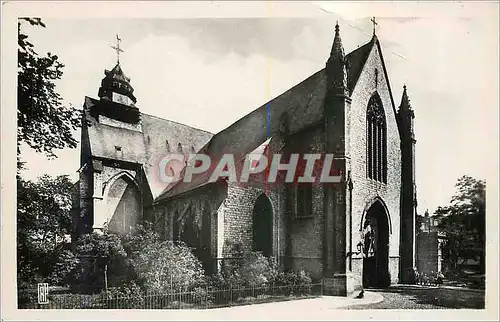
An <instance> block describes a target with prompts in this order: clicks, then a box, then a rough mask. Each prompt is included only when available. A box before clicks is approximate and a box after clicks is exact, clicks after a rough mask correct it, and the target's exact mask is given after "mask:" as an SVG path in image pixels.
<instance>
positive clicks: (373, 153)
mask: <svg viewBox="0 0 500 322" xmlns="http://www.w3.org/2000/svg"><path fill="white" fill-rule="evenodd" d="M366 123H367V136H366V137H367V175H368V178H370V179H373V180H375V181H378V182H383V183H387V124H386V119H385V112H384V107H383V106H382V101H381V100H380V97H379V96H378V94H374V95H373V96H372V97H371V98H370V100H369V102H368V109H367V112H366Z"/></svg>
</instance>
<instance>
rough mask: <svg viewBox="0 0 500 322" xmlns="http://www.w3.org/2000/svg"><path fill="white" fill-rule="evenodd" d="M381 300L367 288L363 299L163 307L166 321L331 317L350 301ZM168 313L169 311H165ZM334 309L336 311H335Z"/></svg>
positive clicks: (326, 297)
mask: <svg viewBox="0 0 500 322" xmlns="http://www.w3.org/2000/svg"><path fill="white" fill-rule="evenodd" d="M382 300H383V297H382V296H381V295H380V294H378V293H376V292H371V291H367V292H365V297H364V298H363V299H354V298H346V297H336V296H323V297H319V298H312V299H304V300H293V301H284V302H274V303H264V304H254V305H244V306H234V307H228V308H218V309H208V310H164V311H162V312H163V314H168V316H165V315H164V317H165V318H168V320H181V319H189V320H214V321H215V320H217V321H235V320H247V321H248V320H267V321H269V320H282V321H283V320H286V321H305V320H332V319H334V318H335V316H337V315H338V311H337V310H338V309H342V308H343V307H345V306H349V305H353V304H363V305H371V304H374V303H377V302H380V301H382ZM167 312H168V313H167ZM336 312H337V313H336Z"/></svg>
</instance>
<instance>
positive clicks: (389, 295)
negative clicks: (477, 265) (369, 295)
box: [346, 285, 485, 310]
mask: <svg viewBox="0 0 500 322" xmlns="http://www.w3.org/2000/svg"><path fill="white" fill-rule="evenodd" d="M372 291H374V292H377V293H379V294H380V295H382V297H383V298H384V299H383V301H381V302H377V303H371V304H368V305H357V304H355V305H349V306H348V307H346V308H347V309H360V310H363V309H365V310H366V309H484V306H485V296H484V291H483V290H473V289H466V288H460V287H433V286H414V285H411V286H410V285H397V286H393V287H391V288H390V289H386V290H372Z"/></svg>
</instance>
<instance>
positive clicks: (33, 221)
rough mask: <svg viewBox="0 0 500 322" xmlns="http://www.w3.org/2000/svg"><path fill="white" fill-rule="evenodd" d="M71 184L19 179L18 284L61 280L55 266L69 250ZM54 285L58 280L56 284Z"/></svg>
mask: <svg viewBox="0 0 500 322" xmlns="http://www.w3.org/2000/svg"><path fill="white" fill-rule="evenodd" d="M72 189H73V183H72V182H71V180H70V179H69V178H68V176H58V177H56V178H52V177H50V176H48V175H44V176H42V177H40V178H39V179H38V181H37V182H33V181H29V180H28V181H26V180H23V179H21V178H18V184H17V254H18V259H17V264H18V278H19V281H20V282H21V283H23V282H24V283H25V284H31V283H35V282H36V281H38V280H40V279H47V278H49V277H50V278H56V279H57V278H58V277H62V276H61V275H60V274H56V275H53V274H52V273H53V272H54V271H55V267H56V263H58V262H59V261H60V259H61V258H62V257H67V256H71V255H68V254H65V255H63V253H64V252H66V251H69V243H68V240H67V237H68V235H70V234H71V229H72V214H71V204H72V203H71V200H72V198H73V190H72ZM55 282H57V281H55Z"/></svg>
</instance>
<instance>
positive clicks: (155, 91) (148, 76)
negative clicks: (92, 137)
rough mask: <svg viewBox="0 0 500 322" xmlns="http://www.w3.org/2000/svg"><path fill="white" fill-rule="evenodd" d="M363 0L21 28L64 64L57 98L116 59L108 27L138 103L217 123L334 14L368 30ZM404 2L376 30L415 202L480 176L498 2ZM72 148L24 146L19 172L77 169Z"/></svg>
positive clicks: (292, 72)
mask: <svg viewBox="0 0 500 322" xmlns="http://www.w3.org/2000/svg"><path fill="white" fill-rule="evenodd" d="M283 5H284V4H283ZM362 5H363V4H361V3H354V4H347V5H346V4H344V5H343V6H342V7H340V6H338V5H335V4H333V3H326V4H320V5H319V6H318V4H316V5H312V4H307V9H308V10H309V9H310V12H315V13H317V14H314V15H315V16H317V17H315V18H312V17H311V14H310V12H309V11H308V14H307V15H308V17H302V18H300V17H299V18H283V17H282V18H252V19H236V18H234V19H210V18H206V19H159V18H155V19H148V18H136V19H131V18H126V19H125V18H120V17H116V19H90V18H82V19H73V18H72V19H68V18H67V17H66V19H59V18H57V17H53V16H52V17H46V18H44V17H43V16H42V18H43V20H44V22H45V23H46V25H47V27H46V28H39V27H31V26H27V25H26V26H23V31H25V32H26V33H27V34H28V35H29V39H30V40H31V41H32V42H33V43H34V45H35V48H36V50H37V51H38V52H39V53H45V52H48V51H50V52H51V53H55V54H57V55H58V56H59V57H60V60H61V61H62V62H63V63H64V64H65V68H64V76H63V78H62V80H61V81H60V82H58V84H57V91H58V92H59V93H60V94H61V95H62V97H63V98H64V101H65V102H66V103H67V104H73V105H74V106H76V107H78V108H81V106H82V103H83V100H84V97H85V96H91V97H97V92H98V89H99V86H100V81H101V79H102V78H103V77H104V69H111V68H112V67H113V66H114V64H115V62H116V53H115V52H114V51H113V50H112V49H111V48H110V46H111V45H114V40H115V35H116V34H118V35H119V36H120V37H121V38H122V47H123V49H124V51H125V52H124V53H123V54H121V56H120V62H121V65H122V68H123V70H124V72H125V74H126V75H127V76H129V77H130V78H131V84H132V86H133V87H134V89H135V92H134V94H135V96H136V97H137V100H138V101H137V106H138V107H139V109H140V110H141V111H142V112H144V113H148V114H152V115H156V116H159V117H163V118H167V119H170V120H174V121H177V122H181V123H185V124H188V125H191V126H194V127H197V128H200V129H204V130H207V131H210V132H213V133H217V132H218V131H220V130H222V129H223V128H225V127H227V126H228V125H230V124H231V123H233V122H234V121H236V120H237V119H238V118H240V117H242V116H244V115H245V114H247V113H249V112H250V111H252V110H253V109H255V108H257V107H258V106H260V105H262V104H263V103H265V102H266V101H268V100H270V99H272V98H274V97H276V96H278V95H279V94H281V93H282V92H284V91H285V90H287V89H288V88H290V87H291V86H293V85H295V84H297V83H299V82H301V81H302V80H304V79H305V78H307V77H308V76H310V75H311V74H312V73H314V72H316V71H318V70H320V69H321V68H323V67H324V65H325V62H326V60H327V58H328V54H329V52H330V48H331V45H332V41H333V34H334V25H335V22H336V21H337V20H338V21H339V25H340V30H341V36H342V41H343V44H344V48H345V50H346V52H350V51H352V50H353V49H355V48H357V47H358V46H360V45H363V44H364V43H366V42H368V41H369V40H370V38H371V33H372V24H371V22H370V16H371V12H374V15H375V11H376V10H372V11H370V12H369V13H367V10H360V9H359V8H360V6H362ZM411 5H412V4H411V3H408V4H407V5H406V4H405V3H400V4H399V5H398V6H394V7H392V9H384V11H383V14H381V13H378V18H377V21H378V23H379V25H378V27H377V36H378V37H379V39H380V41H381V44H382V50H383V54H384V58H385V62H386V67H387V69H388V74H389V78H390V84H391V86H392V90H393V94H394V100H395V102H396V105H397V106H398V105H399V103H400V101H401V93H402V87H403V85H404V84H405V83H406V84H407V87H408V93H409V96H410V99H411V104H412V106H413V108H414V110H415V114H416V118H415V128H416V129H415V131H416V139H417V145H416V172H417V189H418V201H419V212H421V213H422V212H423V211H425V209H427V208H429V210H430V211H431V212H432V211H434V209H435V208H436V207H437V206H439V205H445V204H447V203H448V202H449V200H450V198H451V196H452V194H453V193H454V191H455V188H454V184H455V182H456V180H457V178H458V177H460V176H461V175H463V174H468V175H471V176H474V177H476V178H481V179H485V178H487V177H488V171H489V169H490V166H491V162H488V160H490V159H491V156H492V151H491V148H492V143H495V142H496V141H492V140H496V137H497V135H498V132H497V123H496V122H497V121H496V119H497V114H496V113H497V111H496V109H497V108H498V95H497V94H498V69H499V66H498V38H499V36H498V5H495V4H492V5H491V4H490V5H486V4H483V5H480V4H476V5H473V4H468V5H467V6H465V7H464V5H463V4H456V3H451V2H448V3H447V6H446V7H445V8H444V9H443V10H444V11H443V12H446V14H443V15H441V14H440V15H437V14H435V13H436V12H437V11H436V10H434V11H433V10H430V11H429V10H428V9H427V11H425V10H421V11H418V10H415V8H414V7H413V9H412V8H411V7H410V6H411ZM413 5H414V4H413ZM441 6H443V4H441ZM318 8H320V9H318ZM363 8H365V9H366V8H367V7H366V6H365V7H363ZM387 8H388V7H387ZM405 8H406V9H405ZM391 10H392V11H391ZM379 11H380V10H379ZM97 12H98V11H97ZM304 12H305V11H304ZM391 12H392V13H391ZM429 12H430V13H434V14H428V13H429ZM412 13H413V15H416V16H417V17H411V16H412ZM61 17H62V16H61ZM397 106H396V107H397ZM76 135H77V137H78V138H80V133H79V132H77V133H76ZM79 152H80V151H79V147H78V148H77V149H72V150H63V151H60V152H58V153H57V154H58V156H59V157H58V158H57V159H55V160H50V161H49V160H47V159H46V158H45V157H44V156H43V155H36V154H35V153H33V152H31V151H29V150H26V149H24V150H23V154H22V157H23V158H24V160H26V161H27V167H28V168H29V171H27V172H26V173H25V177H27V178H29V179H34V178H36V177H37V176H38V175H40V174H43V173H48V174H51V175H58V174H68V175H70V176H71V177H72V178H73V179H76V178H77V176H76V170H77V169H78V168H79Z"/></svg>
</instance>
